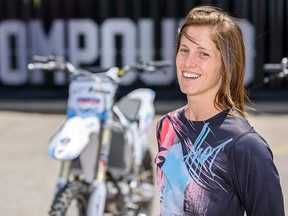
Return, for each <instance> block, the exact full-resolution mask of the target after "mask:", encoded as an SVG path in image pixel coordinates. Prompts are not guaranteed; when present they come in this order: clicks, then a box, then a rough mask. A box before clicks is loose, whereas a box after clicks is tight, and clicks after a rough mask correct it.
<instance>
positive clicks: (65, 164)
mask: <svg viewBox="0 0 288 216" xmlns="http://www.w3.org/2000/svg"><path fill="white" fill-rule="evenodd" d="M71 166H72V161H71V160H68V161H62V162H61V167H60V172H59V176H58V179H57V182H56V188H55V190H56V191H55V192H56V193H57V192H58V191H59V190H60V189H61V188H63V187H64V186H65V185H66V184H67V182H68V179H69V175H70V173H71Z"/></svg>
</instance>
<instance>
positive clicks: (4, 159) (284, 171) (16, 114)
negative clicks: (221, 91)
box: [0, 101, 288, 216]
mask: <svg viewBox="0 0 288 216" xmlns="http://www.w3.org/2000/svg"><path fill="white" fill-rule="evenodd" d="M181 104H182V103H181V102H179V103H174V104H167V103H166V104H165V103H158V104H156V110H158V111H157V114H158V115H157V117H156V118H155V122H156V121H157V119H158V118H159V116H160V115H161V114H162V113H164V112H166V111H169V110H171V109H174V108H175V107H177V106H180V105H181ZM64 107H65V104H63V102H61V101H58V102H54V103H52V102H51V103H48V102H47V101H46V102H42V103H38V104H35V103H32V102H29V101H28V102H27V103H23V102H22V103H18V102H16V101H8V102H7V101H5V102H3V101H2V103H1V102H0V140H1V151H0V161H1V163H0V174H1V178H0V185H1V186H0V194H1V198H0V210H1V215H5V216H18V215H21V216H22V215H23V216H45V215H47V211H48V208H49V205H50V202H51V199H52V195H53V190H54V181H55V179H56V176H57V172H58V163H57V162H56V161H54V160H52V159H51V158H49V157H48V155H47V147H48V144H47V143H48V140H49V138H50V135H51V134H52V133H53V131H54V129H55V128H56V126H57V125H58V124H59V123H60V122H61V121H62V120H63V119H64V118H65V116H64V113H63V110H64ZM256 107H257V112H253V114H251V115H250V117H249V119H250V122H251V124H252V125H253V126H254V127H255V128H256V130H257V131H258V132H259V133H261V134H262V135H263V136H264V137H265V138H266V139H267V141H268V142H269V143H270V145H271V147H272V150H273V152H274V156H275V163H276V166H277V167H278V170H279V173H280V177H281V182H282V187H283V191H284V195H285V198H286V212H287V213H288V168H287V164H288V141H287V140H288V139H287V134H288V106H287V104H286V103H281V104H280V103H278V104H274V103H266V104H265V103H262V104H261V105H259V106H256ZM151 144H152V145H153V144H154V147H153V148H152V150H153V153H154V154H155V153H156V149H155V137H154V136H151ZM155 209H156V210H155V215H157V205H156V206H155Z"/></svg>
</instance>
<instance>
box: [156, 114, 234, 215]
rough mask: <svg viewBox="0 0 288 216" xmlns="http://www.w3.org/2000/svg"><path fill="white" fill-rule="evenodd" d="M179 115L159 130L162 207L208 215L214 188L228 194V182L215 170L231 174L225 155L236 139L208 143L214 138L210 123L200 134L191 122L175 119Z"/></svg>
mask: <svg viewBox="0 0 288 216" xmlns="http://www.w3.org/2000/svg"><path fill="white" fill-rule="evenodd" d="M176 113H177V112H172V113H170V114H169V115H168V116H167V118H164V119H162V122H161V123H160V124H159V125H158V127H159V128H157V139H158V143H159V144H161V146H160V148H159V153H158V155H157V157H156V161H155V162H156V164H157V167H158V169H161V171H162V172H159V170H158V171H157V172H158V173H159V174H160V173H161V175H157V177H158V179H157V182H158V187H159V189H160V201H161V202H162V203H161V205H163V206H165V205H166V206H167V207H168V206H169V209H179V208H181V209H183V210H184V211H185V212H189V213H197V215H205V212H206V210H207V207H208V205H209V202H208V200H209V196H212V194H211V191H212V188H213V187H215V185H218V186H220V188H222V189H223V190H224V191H226V190H225V186H224V185H222V184H221V182H223V181H224V180H223V179H222V178H221V176H219V175H217V174H216V173H215V171H214V170H215V169H217V170H220V172H224V173H226V172H227V171H226V170H225V168H224V167H223V166H222V163H223V161H222V158H221V152H222V151H223V150H224V148H225V146H226V145H228V144H229V143H231V141H232V138H231V139H227V140H225V141H223V142H221V143H219V144H217V145H214V146H213V145H211V144H209V143H208V140H211V136H212V137H213V136H214V134H213V131H212V130H211V129H210V127H209V122H206V123H204V124H203V126H202V128H200V133H199V132H198V133H199V134H196V133H195V132H193V131H196V129H195V125H193V123H192V122H190V121H187V122H185V123H186V124H185V123H183V122H182V121H181V120H180V119H181V118H179V116H173V115H176ZM198 130H199V129H198ZM191 131H192V132H191ZM209 136H210V139H208V137H209ZM217 173H219V172H217Z"/></svg>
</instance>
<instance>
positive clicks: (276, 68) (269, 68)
mask: <svg viewBox="0 0 288 216" xmlns="http://www.w3.org/2000/svg"><path fill="white" fill-rule="evenodd" d="M263 70H264V71H266V72H273V73H274V72H280V71H282V70H283V66H282V64H272V63H267V64H264V65H263Z"/></svg>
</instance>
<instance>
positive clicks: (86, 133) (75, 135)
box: [48, 116, 100, 160]
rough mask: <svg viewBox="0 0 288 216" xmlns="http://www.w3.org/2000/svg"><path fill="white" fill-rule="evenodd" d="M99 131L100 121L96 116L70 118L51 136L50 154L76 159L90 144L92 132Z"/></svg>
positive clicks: (58, 158)
mask: <svg viewBox="0 0 288 216" xmlns="http://www.w3.org/2000/svg"><path fill="white" fill-rule="evenodd" d="M99 131H100V121H99V119H98V118H96V117H87V118H81V117H79V116H75V117H73V118H69V119H67V120H66V121H65V122H64V123H63V124H62V125H61V126H60V127H59V128H58V130H57V131H56V132H55V134H54V136H53V137H52V138H51V140H50V143H49V150H48V154H49V156H50V157H53V158H55V159H57V160H72V159H75V158H77V157H79V155H80V154H81V153H82V152H83V150H84V149H85V147H86V146H87V145H88V144H89V140H90V136H91V134H92V133H97V134H98V133H99Z"/></svg>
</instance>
